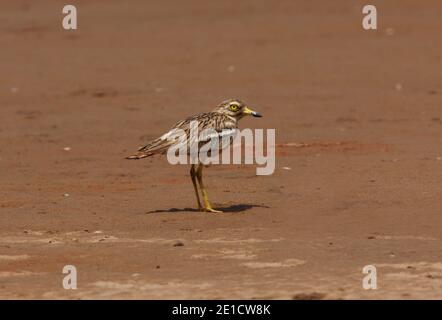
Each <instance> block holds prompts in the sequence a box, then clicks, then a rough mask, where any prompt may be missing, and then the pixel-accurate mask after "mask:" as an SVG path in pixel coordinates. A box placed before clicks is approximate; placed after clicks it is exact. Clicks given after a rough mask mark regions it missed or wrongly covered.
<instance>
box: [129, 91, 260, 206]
mask: <svg viewBox="0 0 442 320" xmlns="http://www.w3.org/2000/svg"><path fill="white" fill-rule="evenodd" d="M244 116H253V117H262V115H261V113H259V112H256V111H253V110H252V109H250V108H249V107H248V106H247V105H246V104H245V103H244V102H242V101H241V100H239V99H228V100H224V101H222V102H221V103H220V104H218V105H217V107H216V108H215V109H213V110H212V111H211V112H205V113H199V114H196V115H193V116H190V117H188V118H186V119H184V120H181V121H179V122H177V123H176V124H175V125H174V126H173V127H172V128H171V129H170V130H169V131H168V132H166V133H165V134H163V135H162V136H161V137H159V138H157V139H155V140H152V141H150V142H149V143H147V144H146V145H144V146H142V147H140V148H139V149H138V152H136V153H135V154H132V155H130V156H128V157H126V159H129V160H139V159H143V158H147V157H150V156H153V155H157V154H163V155H164V154H165V153H166V152H167V151H168V150H169V148H171V147H177V146H178V145H179V144H180V143H185V144H186V148H187V150H186V152H187V155H190V154H191V150H192V148H191V146H192V143H194V142H195V141H190V140H191V138H190V136H191V134H189V133H190V131H191V126H192V123H195V122H194V121H196V123H197V126H198V127H197V129H198V132H201V131H203V130H205V129H208V130H214V131H212V132H216V133H217V134H221V133H222V132H226V131H230V132H236V130H237V129H238V121H239V120H240V119H242V118H243V117H244ZM179 130H182V131H183V132H184V133H185V137H186V140H185V141H179V139H177V138H176V137H175V135H174V133H176V132H177V131H179ZM194 140H195V139H194ZM229 140H230V142H229V143H230V144H231V143H232V140H233V139H229ZM207 141H208V138H206V139H205V140H204V137H203V141H201V137H199V138H197V142H198V148H200V147H201V145H202V144H203V143H207ZM227 146H228V145H227ZM225 147H226V146H225V145H223V146H221V144H219V149H221V148H225ZM203 168H204V164H203V163H201V162H198V163H192V164H191V167H190V177H191V180H192V184H193V189H194V191H195V195H196V200H197V205H198V210H199V211H205V212H213V213H219V212H222V211H220V210H215V209H213V208H212V205H211V204H210V202H209V198H208V195H207V191H206V188H205V187H204V183H203ZM199 191H201V196H202V198H203V205H202V204H201V201H200V196H199Z"/></svg>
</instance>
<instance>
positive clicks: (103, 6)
mask: <svg viewBox="0 0 442 320" xmlns="http://www.w3.org/2000/svg"><path fill="white" fill-rule="evenodd" d="M71 2H72V3H73V4H75V5H77V8H78V14H79V16H78V30H76V31H65V30H63V29H62V27H61V20H62V13H61V9H62V6H63V3H62V2H60V1H38V2H37V1H23V0H20V1H19V0H16V1H2V2H1V4H0V24H1V25H0V48H1V50H0V118H1V126H0V139H1V140H0V141H1V142H0V176H1V192H0V210H1V211H0V297H1V298H8V299H10V298H19V299H30V298H38V299H58V298H63V299H64V298H68V299H79V298H83V299H102V298H112V299H114V298H115V299H116V298H122V299H129V298H130V299H132V298H143V299H145V298H147V299H172V298H195V299H215V298H216V299H218V298H220V299H227V298H229V299H242V298H263V299H279V298H281V299H309V298H317V299H334V298H339V299H341V298H342V299H349V298H357V299H360V298H364V299H365V298H368V299H371V298H383V299H390V298H419V299H420V298H430V299H432V298H442V250H441V249H442V236H441V231H442V212H441V206H442V197H441V193H442V188H441V179H442V170H441V169H442V150H441V148H440V147H441V143H442V114H441V104H442V73H441V66H442V40H441V39H442V38H441V33H442V20H441V18H440V15H441V12H442V3H441V2H440V1H436V0H434V1H425V2H419V1H411V0H407V1H375V2H374V3H373V4H375V5H377V9H378V16H379V17H378V23H379V26H378V30H377V31H365V30H363V29H362V27H361V20H362V13H361V8H362V5H363V4H365V3H364V2H362V1H350V0H348V1H333V2H331V1H330V2H327V1H319V0H315V1H292V0H290V1H252V0H250V1H241V2H238V1H230V0H229V1H210V2H209V1H202V0H201V1H178V0H175V1H141V0H140V1H126V2H122V1H116V0H112V1H105V2H102V3H101V2H98V1H97V2H95V1H94V3H92V1H71ZM230 97H238V98H241V99H243V100H244V101H246V102H247V103H248V104H250V105H251V106H254V107H255V108H256V109H257V110H259V111H261V112H262V113H263V114H264V117H263V118H261V119H254V118H248V119H244V120H242V121H241V127H242V128H275V129H276V134H277V136H276V139H277V143H278V147H277V150H276V152H277V158H276V160H277V164H276V170H275V173H274V174H273V175H271V176H256V175H255V169H256V166H255V165H243V166H240V165H234V166H233V165H232V166H212V167H210V168H208V169H206V171H205V177H206V184H207V185H208V190H209V195H210V197H211V200H212V201H213V203H214V206H215V207H216V208H222V209H223V210H224V211H225V212H224V213H222V214H209V213H200V212H195V211H193V210H191V209H189V208H193V207H194V206H195V199H194V194H193V189H192V185H191V182H190V179H189V176H188V169H189V168H188V167H187V166H171V165H169V164H168V163H167V161H166V159H164V158H161V157H159V158H149V159H146V160H143V161H127V160H124V159H123V158H124V156H126V155H128V154H129V153H131V152H133V151H134V150H136V148H137V147H138V146H139V145H141V144H142V143H143V142H145V141H148V140H149V139H151V138H154V137H157V136H159V135H161V134H162V133H164V132H165V130H167V129H168V128H169V127H170V126H171V125H172V124H173V123H175V122H176V121H177V120H179V119H181V118H184V117H186V116H188V115H191V114H195V113H199V112H204V111H209V110H211V109H213V108H214V107H215V105H216V104H218V103H219V102H220V101H221V100H223V99H225V98H230ZM284 167H287V168H289V169H287V168H286V169H284ZM68 264H69V265H75V266H76V268H77V271H78V289H77V290H65V289H63V287H62V279H63V276H64V275H63V274H62V269H63V266H65V265H68ZM369 264H371V265H374V266H376V267H377V274H378V281H377V284H378V289H377V290H364V289H363V288H362V285H361V284H362V278H363V277H364V276H365V275H364V274H363V273H362V268H363V267H364V266H365V265H369Z"/></svg>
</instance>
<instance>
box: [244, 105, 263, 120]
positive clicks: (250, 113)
mask: <svg viewBox="0 0 442 320" xmlns="http://www.w3.org/2000/svg"><path fill="white" fill-rule="evenodd" d="M242 113H244V114H247V115H251V116H254V117H258V118H259V117H262V115H261V114H260V113H259V112H256V111H253V110H251V109H249V108H248V107H245V108H244V110H243V112H242Z"/></svg>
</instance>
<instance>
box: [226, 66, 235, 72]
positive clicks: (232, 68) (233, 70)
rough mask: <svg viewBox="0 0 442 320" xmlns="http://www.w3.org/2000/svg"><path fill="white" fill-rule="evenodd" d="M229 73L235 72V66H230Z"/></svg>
mask: <svg viewBox="0 0 442 320" xmlns="http://www.w3.org/2000/svg"><path fill="white" fill-rule="evenodd" d="M227 71H229V72H235V66H228V67H227Z"/></svg>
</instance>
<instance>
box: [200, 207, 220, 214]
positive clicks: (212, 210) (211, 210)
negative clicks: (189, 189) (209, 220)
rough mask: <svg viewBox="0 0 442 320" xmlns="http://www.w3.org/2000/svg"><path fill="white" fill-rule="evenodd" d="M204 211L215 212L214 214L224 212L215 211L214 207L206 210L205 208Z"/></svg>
mask: <svg viewBox="0 0 442 320" xmlns="http://www.w3.org/2000/svg"><path fill="white" fill-rule="evenodd" d="M202 211H205V212H213V213H221V212H222V211H219V210H215V209H213V208H212V207H206V208H203V209H202Z"/></svg>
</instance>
